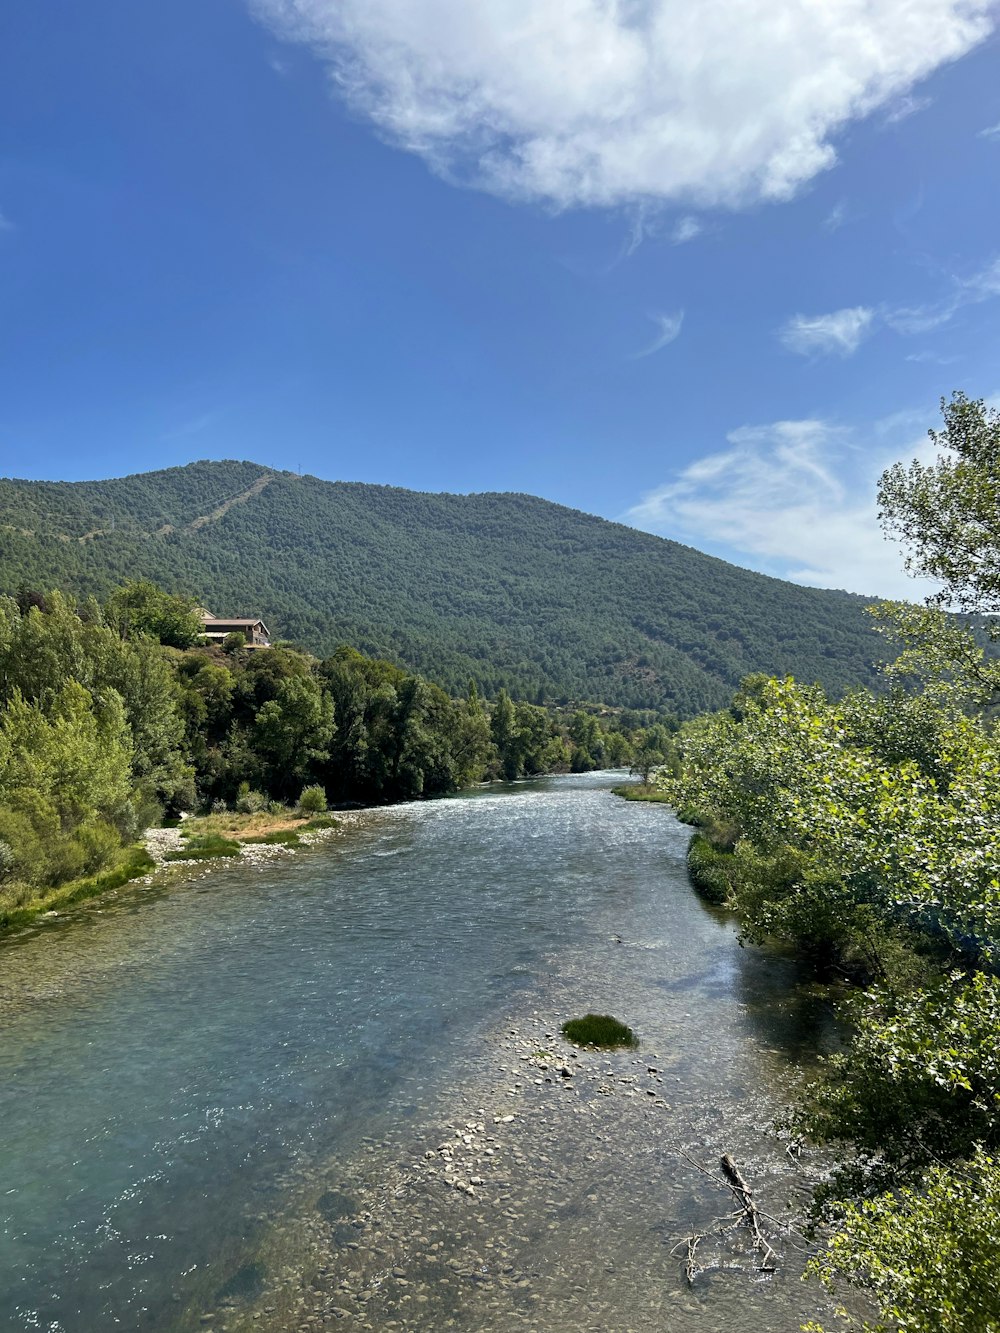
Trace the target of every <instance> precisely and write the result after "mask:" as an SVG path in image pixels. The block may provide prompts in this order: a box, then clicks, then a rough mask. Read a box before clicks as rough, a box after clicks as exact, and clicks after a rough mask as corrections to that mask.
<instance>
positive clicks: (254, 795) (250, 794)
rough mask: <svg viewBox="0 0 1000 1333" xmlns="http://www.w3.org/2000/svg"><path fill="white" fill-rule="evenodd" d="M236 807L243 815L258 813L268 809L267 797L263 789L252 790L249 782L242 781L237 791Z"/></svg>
mask: <svg viewBox="0 0 1000 1333" xmlns="http://www.w3.org/2000/svg"><path fill="white" fill-rule="evenodd" d="M236 809H237V810H238V811H239V812H240V814H241V815H256V814H259V813H260V811H261V810H266V809H267V797H266V796H265V795H264V793H263V792H262V791H251V789H250V784H249V782H241V783H240V785H239V787H238V788H237V792H236Z"/></svg>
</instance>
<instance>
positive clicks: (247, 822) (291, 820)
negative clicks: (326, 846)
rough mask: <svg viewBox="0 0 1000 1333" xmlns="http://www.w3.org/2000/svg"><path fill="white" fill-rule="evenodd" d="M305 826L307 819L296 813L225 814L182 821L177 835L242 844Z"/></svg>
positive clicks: (291, 811)
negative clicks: (226, 839) (251, 839)
mask: <svg viewBox="0 0 1000 1333" xmlns="http://www.w3.org/2000/svg"><path fill="white" fill-rule="evenodd" d="M308 823H309V816H308V815H300V814H299V813H298V811H296V810H289V811H288V813H287V814H280V815H275V814H272V813H271V812H270V811H269V810H259V811H258V812H257V813H256V814H253V815H240V814H237V813H236V812H235V811H227V812H226V813H225V814H222V815H199V816H197V817H196V818H194V819H185V820H184V822H183V823H182V824H181V826H180V834H181V837H182V838H206V837H211V836H213V835H214V836H216V837H219V838H228V839H229V840H230V841H236V842H243V841H244V840H245V839H247V838H264V837H267V835H268V834H270V833H286V832H292V831H294V830H295V829H300V828H302V827H303V826H304V825H306V824H308Z"/></svg>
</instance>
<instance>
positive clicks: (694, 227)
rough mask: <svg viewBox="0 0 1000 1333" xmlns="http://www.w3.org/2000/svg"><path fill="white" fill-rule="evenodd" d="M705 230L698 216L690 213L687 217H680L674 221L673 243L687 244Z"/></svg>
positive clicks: (671, 237) (671, 239) (671, 236)
mask: <svg viewBox="0 0 1000 1333" xmlns="http://www.w3.org/2000/svg"><path fill="white" fill-rule="evenodd" d="M703 231H704V227H703V226H702V225H701V223H700V222H699V221H698V219H697V218H696V217H692V216H691V215H690V214H688V215H687V216H686V217H683V218H678V219H677V221H676V222H675V223H674V227H673V230H672V231H671V233H670V241H671V244H672V245H686V244H687V242H688V241H693V240H694V239H695V238H696V237H697V236H700V235H701V233H702V232H703Z"/></svg>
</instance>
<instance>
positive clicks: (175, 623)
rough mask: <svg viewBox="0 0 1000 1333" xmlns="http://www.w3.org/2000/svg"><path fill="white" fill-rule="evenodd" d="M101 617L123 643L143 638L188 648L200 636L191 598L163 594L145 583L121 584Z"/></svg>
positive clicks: (193, 601) (197, 619)
mask: <svg viewBox="0 0 1000 1333" xmlns="http://www.w3.org/2000/svg"><path fill="white" fill-rule="evenodd" d="M104 613H105V616H106V617H107V621H108V624H109V625H111V626H112V627H113V628H114V629H115V630H116V631H117V632H118V633H119V634H120V635H121V637H122V638H123V639H131V638H135V637H136V635H141V634H145V635H148V636H149V637H150V638H153V639H156V641H157V642H158V643H163V644H166V645H167V646H168V647H170V648H190V647H191V645H192V644H193V643H194V641H195V640H196V639H197V638H199V637H200V636H201V633H202V621H201V616H199V615H198V612H197V609H196V603H195V600H194V598H193V597H180V596H175V595H173V594H171V593H168V592H164V590H163V589H162V588H158V587H157V586H156V584H155V583H150V582H149V580H148V579H138V580H136V581H135V582H130V583H124V584H122V586H121V587H120V588H117V589H116V590H115V591H114V592H113V593H112V594H111V596H110V597H109V598H108V601H107V603H106V605H105V608H104Z"/></svg>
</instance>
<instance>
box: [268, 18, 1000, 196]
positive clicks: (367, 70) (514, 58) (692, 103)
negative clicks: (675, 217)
mask: <svg viewBox="0 0 1000 1333" xmlns="http://www.w3.org/2000/svg"><path fill="white" fill-rule="evenodd" d="M247 2H248V4H249V5H250V6H251V7H252V8H253V10H254V11H255V12H256V13H257V14H258V15H260V16H261V17H262V18H263V19H264V20H265V21H266V22H268V23H269V24H271V25H272V26H273V27H274V28H275V29H276V30H277V31H278V32H279V33H280V34H281V35H283V36H285V37H288V38H290V39H292V40H295V41H300V42H305V43H308V44H309V45H310V46H311V47H312V48H313V50H314V51H315V53H316V55H317V56H318V58H319V59H321V60H322V61H324V62H325V63H326V64H327V66H328V68H329V71H330V75H331V82H332V86H333V88H334V89H335V91H336V93H337V95H338V96H340V97H343V98H345V99H346V100H347V101H348V102H349V103H350V104H351V105H352V106H353V107H354V108H355V110H356V111H358V112H359V113H360V114H361V115H364V116H366V117H368V118H369V119H370V120H371V121H372V123H373V124H374V125H375V126H376V127H377V128H378V130H379V132H380V133H382V134H383V135H385V137H386V138H387V139H389V140H390V141H392V142H393V143H395V144H398V145H400V146H401V147H402V148H404V149H406V150H408V151H410V152H413V153H417V154H419V155H420V156H421V157H423V158H424V159H425V160H426V161H427V162H428V164H429V165H430V166H431V168H432V169H433V170H435V171H437V172H438V173H440V174H441V175H442V176H443V177H445V178H446V179H447V180H449V181H453V182H455V183H458V184H462V185H467V186H474V187H476V188H480V189H484V190H489V191H491V192H493V193H494V194H497V195H500V196H501V197H503V198H505V199H511V200H534V201H539V202H542V203H545V204H548V205H553V206H555V207H560V208H565V207H573V206H598V207H606V206H620V205H625V204H631V203H635V202H638V201H642V200H649V201H667V202H671V203H674V204H680V205H681V206H682V207H686V208H690V207H692V206H698V207H706V206H725V207H742V206H745V205H750V204H753V203H755V202H758V201H760V200H783V199H788V198H790V197H791V196H792V195H794V194H795V193H796V191H797V190H799V189H800V188H801V187H802V186H803V185H804V184H805V183H806V182H808V181H809V180H811V179H812V178H813V177H814V176H816V174H817V173H818V172H821V171H823V170H825V169H826V168H828V167H830V166H831V165H832V164H833V163H834V162H835V160H836V152H835V148H834V139H835V136H837V135H838V134H839V133H840V132H841V131H842V130H843V128H844V127H845V125H847V124H849V123H851V122H852V121H856V120H858V119H860V118H862V117H865V116H868V115H871V114H872V113H873V112H876V111H878V110H879V109H880V108H884V107H901V106H903V105H904V100H905V98H906V97H907V96H908V95H910V94H911V90H912V89H913V88H914V87H915V86H916V85H917V84H918V83H919V81H920V80H921V79H923V78H925V77H926V76H927V75H929V74H930V73H931V72H932V71H933V70H935V69H937V68H938V67H939V66H941V65H943V64H946V63H948V62H949V61H953V60H955V59H957V58H958V57H959V56H961V55H963V54H964V53H965V52H967V51H969V50H970V49H971V48H972V47H974V46H975V45H976V44H977V43H979V42H981V41H983V40H984V39H985V38H986V37H987V36H988V35H989V34H990V32H991V31H992V30H993V26H994V22H993V13H994V10H993V3H992V0H920V3H919V4H914V3H913V0H865V3H864V4H824V5H816V4H802V3H799V4H786V5H784V6H782V13H781V22H780V23H773V22H770V21H769V20H770V18H771V10H772V9H773V5H772V6H768V5H767V3H766V0H754V2H752V3H749V4H748V3H746V0H715V2H714V3H712V4H703V5H681V4H680V0H619V2H618V3H611V2H610V0H546V3H543V4H539V3H537V0H476V3H474V4H470V3H469V0H247Z"/></svg>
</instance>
